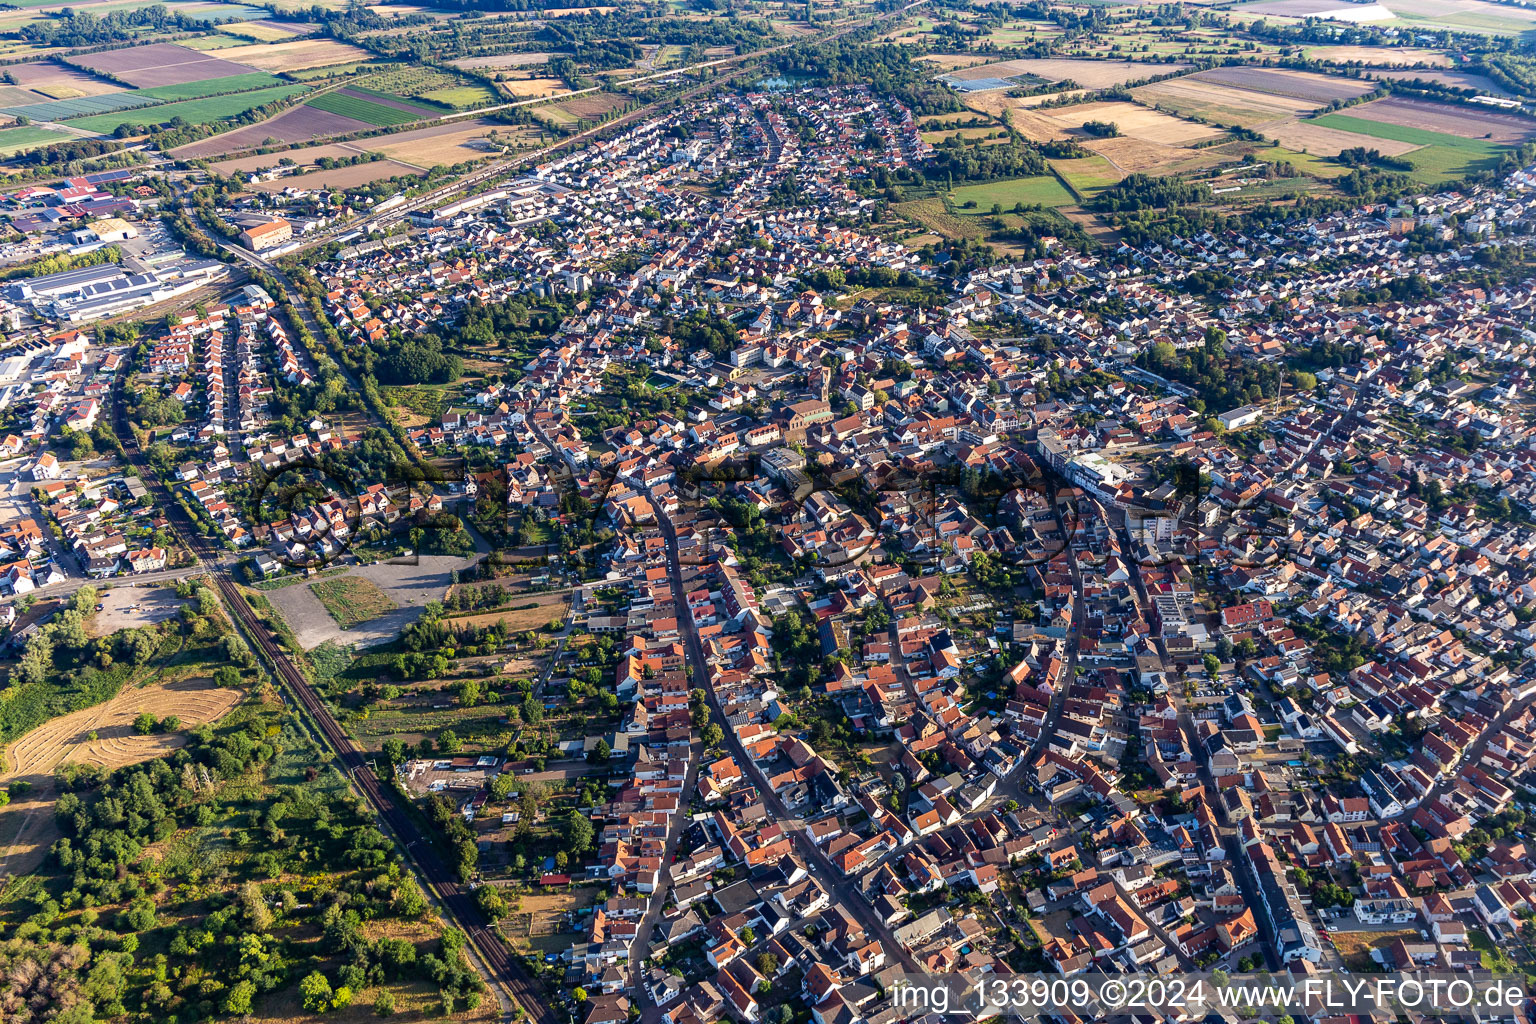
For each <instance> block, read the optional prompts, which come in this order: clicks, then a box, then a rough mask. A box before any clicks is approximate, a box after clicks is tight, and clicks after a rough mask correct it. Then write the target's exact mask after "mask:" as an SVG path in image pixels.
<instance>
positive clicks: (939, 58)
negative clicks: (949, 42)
mask: <svg viewBox="0 0 1536 1024" xmlns="http://www.w3.org/2000/svg"><path fill="white" fill-rule="evenodd" d="M917 59H918V60H919V61H921V62H922V63H924V64H931V65H933V66H934V67H936V68H938V69H939V70H941V71H957V70H959V69H961V68H973V67H975V66H976V65H978V64H985V63H987V61H988V58H986V57H982V56H978V55H977V54H974V53H929V54H925V55H924V56H922V57H919V58H917Z"/></svg>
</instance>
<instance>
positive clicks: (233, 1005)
mask: <svg viewBox="0 0 1536 1024" xmlns="http://www.w3.org/2000/svg"><path fill="white" fill-rule="evenodd" d="M255 995H256V983H255V982H254V981H240V982H236V983H235V984H234V986H233V987H231V988H230V990H229V993H228V994H227V995H226V996H225V997H224V1012H225V1013H227V1014H229V1015H231V1016H233V1017H243V1016H245V1015H246V1014H248V1013H250V1012H251V1000H252V998H253V997H254V996H255Z"/></svg>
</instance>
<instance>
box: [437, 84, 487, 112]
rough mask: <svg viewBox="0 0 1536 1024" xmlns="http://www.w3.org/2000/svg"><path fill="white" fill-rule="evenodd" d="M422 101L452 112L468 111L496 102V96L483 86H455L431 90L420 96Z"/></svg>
mask: <svg viewBox="0 0 1536 1024" xmlns="http://www.w3.org/2000/svg"><path fill="white" fill-rule="evenodd" d="M421 98H422V99H424V100H432V101H434V102H436V103H441V104H443V105H444V106H449V107H452V108H453V109H454V110H469V109H471V108H473V107H483V106H485V105H486V104H489V103H495V102H496V94H495V93H493V92H491V90H489V89H487V88H486V87H485V86H483V85H456V86H450V87H449V88H447V89H433V90H432V91H431V92H424V93H422V94H421Z"/></svg>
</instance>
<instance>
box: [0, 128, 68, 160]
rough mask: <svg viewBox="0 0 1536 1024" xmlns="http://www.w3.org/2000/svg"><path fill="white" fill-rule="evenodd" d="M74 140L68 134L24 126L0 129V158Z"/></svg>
mask: <svg viewBox="0 0 1536 1024" xmlns="http://www.w3.org/2000/svg"><path fill="white" fill-rule="evenodd" d="M72 138H74V136H73V135H70V134H69V133H68V132H60V131H54V130H53V129H50V128H39V127H37V126H36V125H26V126H23V127H20V128H0V157H12V156H15V155H16V154H17V153H24V152H26V151H27V150H29V149H36V148H38V147H39V146H51V145H53V144H54V143H58V142H68V141H69V140H70V139H72Z"/></svg>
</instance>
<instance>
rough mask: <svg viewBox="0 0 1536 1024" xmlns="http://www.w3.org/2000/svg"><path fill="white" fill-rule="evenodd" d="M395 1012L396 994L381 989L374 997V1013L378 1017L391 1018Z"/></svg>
mask: <svg viewBox="0 0 1536 1024" xmlns="http://www.w3.org/2000/svg"><path fill="white" fill-rule="evenodd" d="M394 1012H395V994H394V993H393V992H391V991H390V990H389V989H387V988H381V989H379V994H378V995H376V996H374V997H373V1013H374V1016H376V1017H389V1016H392V1015H393V1014H394Z"/></svg>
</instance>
